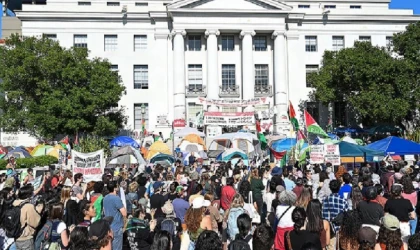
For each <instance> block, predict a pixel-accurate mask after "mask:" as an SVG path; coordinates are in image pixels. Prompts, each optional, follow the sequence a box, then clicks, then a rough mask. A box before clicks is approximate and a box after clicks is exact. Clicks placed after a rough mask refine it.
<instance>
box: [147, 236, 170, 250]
mask: <svg viewBox="0 0 420 250" xmlns="http://www.w3.org/2000/svg"><path fill="white" fill-rule="evenodd" d="M171 249H172V238H171V234H170V233H169V232H167V231H160V232H158V233H156V234H155V238H154V239H153V244H152V247H151V248H150V250H171Z"/></svg>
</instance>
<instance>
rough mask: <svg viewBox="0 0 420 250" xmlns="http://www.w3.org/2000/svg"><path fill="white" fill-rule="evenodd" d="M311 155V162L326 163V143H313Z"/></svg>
mask: <svg viewBox="0 0 420 250" xmlns="http://www.w3.org/2000/svg"><path fill="white" fill-rule="evenodd" d="M309 157H310V163H311V164H321V163H324V145H312V146H311V151H310V153H309Z"/></svg>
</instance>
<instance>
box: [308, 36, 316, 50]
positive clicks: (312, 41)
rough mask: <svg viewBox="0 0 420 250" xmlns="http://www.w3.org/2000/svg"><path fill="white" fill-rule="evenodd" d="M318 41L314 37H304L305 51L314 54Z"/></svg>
mask: <svg viewBox="0 0 420 250" xmlns="http://www.w3.org/2000/svg"><path fill="white" fill-rule="evenodd" d="M317 43H318V39H317V37H316V36H305V50H306V51H307V52H316V51H317V47H318V45H317Z"/></svg>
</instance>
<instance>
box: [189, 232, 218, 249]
mask: <svg viewBox="0 0 420 250" xmlns="http://www.w3.org/2000/svg"><path fill="white" fill-rule="evenodd" d="M195 249H197V250H198V249H200V250H222V241H221V240H220V237H219V235H218V234H217V233H216V232H214V231H210V230H205V231H203V232H202V233H201V234H200V237H198V239H197V244H196V245H195Z"/></svg>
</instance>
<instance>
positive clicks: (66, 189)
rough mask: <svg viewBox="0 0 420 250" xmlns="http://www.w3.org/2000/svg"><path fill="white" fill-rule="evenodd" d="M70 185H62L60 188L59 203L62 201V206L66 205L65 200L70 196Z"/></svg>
mask: <svg viewBox="0 0 420 250" xmlns="http://www.w3.org/2000/svg"><path fill="white" fill-rule="evenodd" d="M70 193H71V187H66V186H65V187H63V188H62V189H61V199H60V201H61V203H63V205H64V207H66V205H67V201H68V200H70V198H71V194H70Z"/></svg>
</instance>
